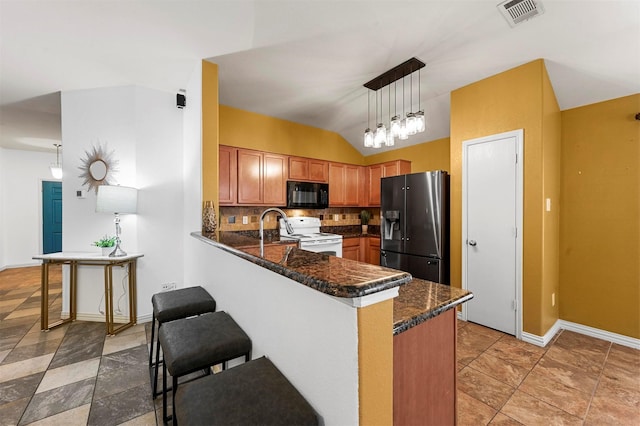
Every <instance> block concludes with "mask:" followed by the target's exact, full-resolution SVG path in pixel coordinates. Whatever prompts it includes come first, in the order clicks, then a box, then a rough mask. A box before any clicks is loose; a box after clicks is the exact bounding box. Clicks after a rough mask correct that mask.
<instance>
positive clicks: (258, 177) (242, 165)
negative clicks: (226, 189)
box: [238, 149, 264, 204]
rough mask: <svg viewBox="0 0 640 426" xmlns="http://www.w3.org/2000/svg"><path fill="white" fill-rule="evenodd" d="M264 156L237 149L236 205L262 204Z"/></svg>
mask: <svg viewBox="0 0 640 426" xmlns="http://www.w3.org/2000/svg"><path fill="white" fill-rule="evenodd" d="M263 162H264V154H263V153H262V152H259V151H252V150H248V149H238V204H262V202H263V201H262V200H263V196H262V189H263V184H262V182H263V180H262V179H263V173H264V172H263V167H264V163H263Z"/></svg>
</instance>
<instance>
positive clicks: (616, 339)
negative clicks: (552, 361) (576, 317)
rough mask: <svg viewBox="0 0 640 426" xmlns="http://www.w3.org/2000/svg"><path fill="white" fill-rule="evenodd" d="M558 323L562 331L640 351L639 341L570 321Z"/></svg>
mask: <svg viewBox="0 0 640 426" xmlns="http://www.w3.org/2000/svg"><path fill="white" fill-rule="evenodd" d="M558 322H559V323H560V328H561V329H563V330H569V331H573V332H576V333H580V334H584V335H586V336H591V337H595V338H597V339H602V340H607V341H609V342H612V343H617V344H619V345H622V346H628V347H630V348H633V349H640V339H635V338H633V337H629V336H625V335H623V334H618V333H613V332H611V331H605V330H600V329H599V328H594V327H589V326H588V325H582V324H578V323H575V322H571V321H565V320H558Z"/></svg>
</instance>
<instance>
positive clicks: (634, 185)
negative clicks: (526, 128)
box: [560, 94, 640, 339]
mask: <svg viewBox="0 0 640 426" xmlns="http://www.w3.org/2000/svg"><path fill="white" fill-rule="evenodd" d="M638 112H640V94H636V95H633V96H627V97H624V98H619V99H613V100H610V101H607V102H601V103H597V104H593V105H587V106H584V107H580V108H574V109H570V110H566V111H563V112H562V201H561V220H560V229H561V237H560V318H562V319H563V320H567V321H572V322H576V323H579V324H584V325H588V326H591V327H596V328H599V329H603V330H608V331H612V332H615V333H619V334H623V335H626V336H630V337H633V338H636V339H638V338H640V308H639V306H640V266H639V265H640V248H639V244H640V243H639V241H640V219H639V218H640V175H639V172H638V169H639V168H640V167H639V166H640V122H639V121H636V120H635V119H634V115H635V114H636V113H638Z"/></svg>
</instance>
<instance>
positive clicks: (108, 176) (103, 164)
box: [78, 145, 118, 193]
mask: <svg viewBox="0 0 640 426" xmlns="http://www.w3.org/2000/svg"><path fill="white" fill-rule="evenodd" d="M85 154H86V155H87V157H86V158H83V159H82V160H81V161H82V164H81V165H80V167H78V168H79V169H80V170H81V171H82V174H81V175H80V177H81V178H83V179H84V182H83V183H82V184H83V185H88V186H89V191H91V189H93V190H94V191H95V192H96V193H98V187H99V186H100V185H111V184H113V183H114V182H113V174H114V173H115V172H116V171H117V170H118V168H117V165H118V161H117V160H114V159H113V151H112V152H107V150H106V147H103V146H100V145H98V146H94V147H93V149H92V151H85Z"/></svg>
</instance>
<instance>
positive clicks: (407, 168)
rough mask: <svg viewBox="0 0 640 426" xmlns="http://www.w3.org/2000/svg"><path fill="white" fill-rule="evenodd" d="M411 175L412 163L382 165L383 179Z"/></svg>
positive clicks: (391, 162) (404, 161)
mask: <svg viewBox="0 0 640 426" xmlns="http://www.w3.org/2000/svg"><path fill="white" fill-rule="evenodd" d="M407 173H411V161H406V160H395V161H390V162H388V163H383V164H382V177H388V176H399V175H406V174H407Z"/></svg>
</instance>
